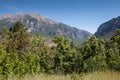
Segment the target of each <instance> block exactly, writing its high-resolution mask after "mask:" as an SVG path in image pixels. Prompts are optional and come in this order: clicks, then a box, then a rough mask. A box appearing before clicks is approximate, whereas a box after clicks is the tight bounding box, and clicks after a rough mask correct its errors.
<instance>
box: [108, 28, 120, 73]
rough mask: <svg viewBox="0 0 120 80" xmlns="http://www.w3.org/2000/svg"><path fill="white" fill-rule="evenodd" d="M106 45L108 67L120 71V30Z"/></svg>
mask: <svg viewBox="0 0 120 80" xmlns="http://www.w3.org/2000/svg"><path fill="white" fill-rule="evenodd" d="M106 44H107V45H106V50H107V54H106V56H107V59H106V62H107V64H108V67H109V68H110V69H112V70H117V71H120V29H117V30H116V34H115V35H114V36H113V37H111V39H110V40H109V41H108V42H107V43H106Z"/></svg>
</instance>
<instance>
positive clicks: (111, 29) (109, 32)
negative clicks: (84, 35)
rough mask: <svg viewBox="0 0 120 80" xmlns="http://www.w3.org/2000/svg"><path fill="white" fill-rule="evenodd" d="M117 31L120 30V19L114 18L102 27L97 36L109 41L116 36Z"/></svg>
mask: <svg viewBox="0 0 120 80" xmlns="http://www.w3.org/2000/svg"><path fill="white" fill-rule="evenodd" d="M116 29H120V17H117V18H113V19H111V20H110V21H108V22H105V23H103V24H102V25H100V27H99V28H98V30H97V32H96V33H95V35H96V36H97V37H98V38H103V39H109V38H110V37H111V36H113V35H114V34H115V31H116Z"/></svg>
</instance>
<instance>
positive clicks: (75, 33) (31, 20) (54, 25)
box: [0, 14, 91, 43]
mask: <svg viewBox="0 0 120 80" xmlns="http://www.w3.org/2000/svg"><path fill="white" fill-rule="evenodd" d="M16 21H21V22H23V24H24V25H25V26H26V28H27V29H28V31H29V32H30V33H31V34H33V35H35V34H39V35H41V36H43V37H46V38H52V37H54V36H55V35H61V36H64V37H65V38H70V39H72V40H73V41H74V42H76V43H82V42H83V41H84V40H86V39H87V38H88V37H89V36H91V33H89V32H87V31H84V30H80V29H77V28H74V27H70V26H68V25H66V24H64V23H59V22H55V21H52V20H50V19H47V18H45V17H44V16H41V15H39V14H16V15H10V14H8V15H3V16H0V29H1V28H2V27H3V26H7V27H8V28H9V27H10V26H11V25H13V24H14V23H15V22H16Z"/></svg>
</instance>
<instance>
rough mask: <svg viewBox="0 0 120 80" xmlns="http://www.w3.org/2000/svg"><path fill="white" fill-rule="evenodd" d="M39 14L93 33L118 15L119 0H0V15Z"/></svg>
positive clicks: (119, 12) (119, 11)
mask: <svg viewBox="0 0 120 80" xmlns="http://www.w3.org/2000/svg"><path fill="white" fill-rule="evenodd" d="M17 13H36V14H41V15H43V16H45V17H47V18H49V19H52V20H54V21H57V22H63V23H65V24H68V25H70V26H72V27H77V28H79V29H84V30H87V31H89V32H91V33H95V32H96V30H97V28H98V27H99V25H100V24H102V23H104V22H106V21H108V20H110V19H112V18H114V17H118V16H120V0H0V15H3V14H17Z"/></svg>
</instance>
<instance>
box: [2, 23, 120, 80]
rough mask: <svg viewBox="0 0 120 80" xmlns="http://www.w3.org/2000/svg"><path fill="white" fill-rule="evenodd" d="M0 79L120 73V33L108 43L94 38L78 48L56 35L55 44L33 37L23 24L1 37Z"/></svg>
mask: <svg viewBox="0 0 120 80" xmlns="http://www.w3.org/2000/svg"><path fill="white" fill-rule="evenodd" d="M0 36H1V38H0V79H6V78H8V77H11V76H14V75H15V76H18V77H21V76H23V75H26V74H31V75H34V74H41V73H47V74H63V75H67V74H73V73H76V74H81V73H89V72H95V71H104V70H110V71H118V72H119V71H120V29H117V30H116V34H115V35H114V36H112V37H111V38H110V39H109V40H102V39H98V38H96V36H91V37H90V38H89V39H88V40H87V41H85V43H84V44H82V45H80V46H76V45H75V44H74V43H73V42H72V41H70V40H69V39H65V38H64V37H62V36H58V35H56V36H55V37H54V38H53V39H52V42H53V43H55V44H56V46H52V47H49V46H48V45H46V42H47V40H46V39H44V38H43V37H41V36H39V35H35V36H31V34H30V33H28V32H27V29H26V28H25V26H24V25H23V23H21V22H16V23H15V24H14V25H13V26H11V27H10V28H9V29H7V28H5V27H3V29H2V30H1V33H0Z"/></svg>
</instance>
